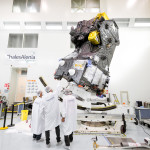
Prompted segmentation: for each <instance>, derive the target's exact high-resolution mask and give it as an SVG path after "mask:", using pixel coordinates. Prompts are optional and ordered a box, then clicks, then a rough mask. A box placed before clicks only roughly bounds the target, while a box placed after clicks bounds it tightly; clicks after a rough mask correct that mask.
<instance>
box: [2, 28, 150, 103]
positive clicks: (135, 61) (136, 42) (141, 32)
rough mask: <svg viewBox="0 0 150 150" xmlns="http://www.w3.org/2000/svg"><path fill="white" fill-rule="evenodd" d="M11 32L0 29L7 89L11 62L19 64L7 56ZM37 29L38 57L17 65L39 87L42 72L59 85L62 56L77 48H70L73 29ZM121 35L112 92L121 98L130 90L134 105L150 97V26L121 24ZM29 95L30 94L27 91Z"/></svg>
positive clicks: (110, 89)
mask: <svg viewBox="0 0 150 150" xmlns="http://www.w3.org/2000/svg"><path fill="white" fill-rule="evenodd" d="M20 32H21V31H20ZM25 32H26V31H23V33H25ZM28 32H30V31H28ZM32 32H33V31H32ZM9 33H15V31H11V32H10V31H0V41H1V45H0V52H1V56H0V61H1V62H0V68H1V74H0V81H1V84H0V88H1V89H4V84H5V83H9V82H10V74H11V72H10V71H11V65H12V66H13V67H15V65H16V64H15V63H14V62H13V61H10V60H8V57H6V54H7V53H8V52H10V51H11V50H10V49H8V48H7V43H8V35H9ZM34 33H38V34H39V39H38V48H37V49H32V51H35V53H36V61H35V62H33V63H29V64H22V63H20V64H19V63H18V64H17V65H19V67H27V68H28V74H27V80H37V81H38V85H39V88H42V89H43V86H42V85H41V83H40V82H39V80H38V78H39V76H43V77H44V79H45V80H46V81H47V83H48V84H49V85H50V86H51V87H52V88H53V89H56V87H57V83H58V82H57V81H56V80H54V77H53V75H54V73H55V69H56V68H57V66H58V63H59V59H60V58H62V57H64V56H66V55H67V54H69V53H71V52H72V51H73V49H71V48H70V36H69V31H45V30H44V31H42V30H40V31H37V30H36V31H34ZM119 35H120V45H119V46H118V47H117V48H116V51H115V53H114V57H113V59H112V62H111V65H110V76H111V78H110V85H109V92H110V93H116V94H117V96H118V98H119V99H120V91H128V93H129V99H130V101H131V104H132V105H133V104H134V103H135V101H136V100H142V101H147V100H150V93H149V89H150V88H149V85H150V78H149V76H150V70H149V64H150V59H149V57H150V42H149V41H150V28H120V30H119ZM12 50H13V52H14V53H15V51H18V50H19V51H23V53H27V52H28V51H29V50H31V49H23V48H22V49H17V50H15V49H12ZM63 84H65V81H64V82H63ZM26 96H29V95H28V94H27V93H26ZM112 100H113V99H112Z"/></svg>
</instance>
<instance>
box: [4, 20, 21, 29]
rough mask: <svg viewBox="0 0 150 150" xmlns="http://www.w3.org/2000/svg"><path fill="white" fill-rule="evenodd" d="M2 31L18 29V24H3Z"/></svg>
mask: <svg viewBox="0 0 150 150" xmlns="http://www.w3.org/2000/svg"><path fill="white" fill-rule="evenodd" d="M4 29H6V30H11V29H13V30H15V29H20V23H19V22H4Z"/></svg>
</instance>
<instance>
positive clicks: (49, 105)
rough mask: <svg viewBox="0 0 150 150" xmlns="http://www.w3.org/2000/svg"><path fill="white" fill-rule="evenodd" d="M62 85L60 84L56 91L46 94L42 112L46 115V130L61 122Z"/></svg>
mask: <svg viewBox="0 0 150 150" xmlns="http://www.w3.org/2000/svg"><path fill="white" fill-rule="evenodd" d="M60 90H61V87H60V86H58V87H57V90H56V91H55V92H49V93H46V94H45V95H44V101H43V103H42V107H41V113H43V114H44V115H45V131H48V130H52V129H54V128H55V127H57V126H58V125H60V124H61V117H60V109H59V101H58V94H59V92H60Z"/></svg>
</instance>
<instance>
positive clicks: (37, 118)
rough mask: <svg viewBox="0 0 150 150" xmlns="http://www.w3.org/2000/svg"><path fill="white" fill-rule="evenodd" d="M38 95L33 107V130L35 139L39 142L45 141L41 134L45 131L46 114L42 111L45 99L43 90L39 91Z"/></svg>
mask: <svg viewBox="0 0 150 150" xmlns="http://www.w3.org/2000/svg"><path fill="white" fill-rule="evenodd" d="M37 96H38V97H37V98H36V99H35V101H34V103H33V108H32V119H31V131H32V132H33V140H36V141H37V142H39V141H43V139H41V136H42V132H43V131H44V116H43V115H42V114H41V113H40V108H41V105H42V101H43V98H42V96H43V93H42V91H38V92H37Z"/></svg>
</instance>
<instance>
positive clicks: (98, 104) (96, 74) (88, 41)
mask: <svg viewBox="0 0 150 150" xmlns="http://www.w3.org/2000/svg"><path fill="white" fill-rule="evenodd" d="M118 29H119V28H118V26H117V24H116V22H115V21H114V20H109V18H108V16H107V15H106V14H105V13H99V14H98V15H97V16H96V17H95V18H93V19H91V20H83V21H79V22H78V23H77V26H76V28H74V27H72V28H71V31H70V35H71V41H72V43H73V44H74V45H75V50H74V51H73V52H72V53H71V54H69V55H67V56H66V57H64V58H61V59H60V62H59V67H58V68H57V70H56V72H55V75H54V78H55V79H57V80H61V79H62V78H64V79H66V80H67V81H68V86H67V88H69V89H70V90H71V91H72V93H73V94H74V95H75V97H76V99H77V104H78V110H79V111H81V112H83V113H79V114H78V125H79V126H78V131H79V132H94V133H95V132H102V131H106V132H107V133H108V132H109V133H110V132H111V133H120V132H121V133H125V131H126V121H125V116H126V118H128V119H129V120H133V119H132V117H133V116H130V115H124V114H123V115H122V114H121V115H119V118H118V116H116V115H112V114H101V112H105V111H108V110H109V111H111V110H113V109H116V108H117V105H116V104H113V103H111V102H110V100H109V97H108V94H107V93H106V90H107V88H108V84H109V80H110V72H109V66H110V63H111V60H112V58H113V54H114V51H115V48H116V46H118V45H119V43H120V41H119V34H118ZM60 98H61V99H63V94H62V96H60ZM118 120H119V121H118ZM112 122H113V123H112ZM112 124H113V125H112ZM109 125H112V127H108V126H109ZM102 126H103V127H102Z"/></svg>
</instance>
